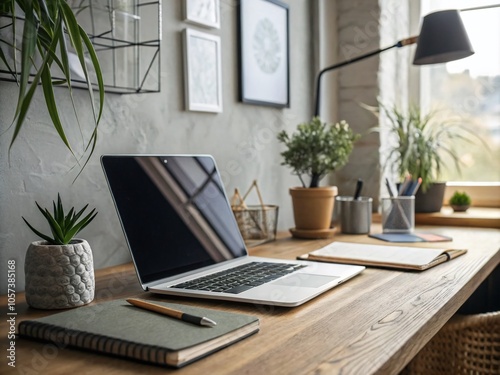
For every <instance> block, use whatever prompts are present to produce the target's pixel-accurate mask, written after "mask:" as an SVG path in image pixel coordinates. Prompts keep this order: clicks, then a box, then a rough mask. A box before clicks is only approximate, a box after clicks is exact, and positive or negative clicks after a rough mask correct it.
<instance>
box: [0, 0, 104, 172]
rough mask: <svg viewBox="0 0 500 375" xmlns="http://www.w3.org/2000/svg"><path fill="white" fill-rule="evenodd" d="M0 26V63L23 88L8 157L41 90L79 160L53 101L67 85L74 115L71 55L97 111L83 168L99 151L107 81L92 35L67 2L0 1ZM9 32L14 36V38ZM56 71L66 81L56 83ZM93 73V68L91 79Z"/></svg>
mask: <svg viewBox="0 0 500 375" xmlns="http://www.w3.org/2000/svg"><path fill="white" fill-rule="evenodd" d="M1 21H3V22H1ZM0 22H1V24H0V32H1V33H0V62H2V63H3V64H4V65H5V66H6V69H7V71H8V72H9V73H10V75H11V77H12V79H13V80H14V81H15V82H17V84H18V87H19V93H18V97H17V106H16V110H15V113H14V119H13V122H12V125H11V127H12V126H14V130H13V134H12V138H11V142H10V146H9V151H10V149H11V148H12V145H13V144H14V142H15V140H16V138H17V136H18V135H19V132H20V131H21V128H22V127H23V124H24V122H25V120H26V116H27V114H28V110H29V108H30V105H31V103H32V99H33V96H34V94H35V91H36V89H37V88H38V87H39V86H40V87H41V88H42V91H43V95H44V99H45V104H46V107H47V110H48V113H49V115H50V118H51V120H52V124H53V126H54V128H55V130H56V131H57V133H58V135H59V137H60V139H61V140H62V142H63V143H64V144H65V145H66V147H67V148H68V149H69V150H70V151H71V153H72V154H73V155H75V153H74V152H73V149H72V147H71V145H70V142H69V140H68V138H67V137H66V130H67V126H68V125H67V124H64V123H63V122H62V121H61V118H60V116H59V110H58V107H57V103H56V99H55V95H54V86H59V85H65V86H66V87H67V88H68V89H69V96H70V97H71V101H72V104H73V109H74V110H75V113H76V107H75V102H74V101H73V95H72V84H71V69H70V57H69V56H70V55H71V54H73V55H76V56H77V59H78V62H79V67H81V71H82V72H83V74H84V76H85V82H86V85H87V89H88V90H87V91H88V93H89V101H90V103H91V106H92V111H93V121H94V126H93V130H92V132H91V135H90V138H89V139H88V141H85V148H84V153H85V152H88V153H89V154H88V157H87V159H86V162H85V164H84V165H83V167H85V165H86V163H87V162H88V160H89V159H90V157H91V156H92V153H93V151H94V149H95V146H96V142H97V127H98V125H99V122H100V119H101V115H102V111H103V104H104V83H103V77H102V73H101V69H100V65H99V61H98V59H97V55H96V52H95V50H94V47H93V45H92V43H91V41H90V39H89V37H88V35H87V34H86V32H85V31H84V30H83V28H82V27H81V26H80V25H79V23H78V22H77V20H76V17H75V14H74V13H73V11H72V9H71V7H70V6H69V4H68V3H67V1H66V0H50V1H49V0H0ZM7 31H10V32H11V33H10V34H11V35H12V36H11V37H9V36H8V35H9V33H8V32H7ZM16 34H17V37H19V36H20V37H21V38H22V42H21V44H20V45H19V43H18V42H17V41H16V39H17V37H16ZM19 55H20V56H19ZM87 56H88V58H87ZM88 59H90V64H89V62H88ZM53 66H57V68H58V69H59V70H60V71H61V72H62V75H63V78H62V79H55V78H53V77H52V72H51V68H52V67H53ZM90 67H91V68H93V73H92V71H91V70H90V69H89V68H90ZM91 74H95V77H96V80H97V88H98V94H99V99H98V103H99V104H98V106H96V104H95V102H94V100H95V99H94V94H93V88H92V83H91ZM77 120H78V116H77ZM79 126H80V124H79ZM80 127H81V126H80ZM82 134H83V132H82ZM75 157H76V156H75ZM77 160H78V159H77ZM82 169H83V168H82Z"/></svg>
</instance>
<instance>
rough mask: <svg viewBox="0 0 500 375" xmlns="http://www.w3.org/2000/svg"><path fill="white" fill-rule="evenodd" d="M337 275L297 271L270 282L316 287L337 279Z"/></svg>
mask: <svg viewBox="0 0 500 375" xmlns="http://www.w3.org/2000/svg"><path fill="white" fill-rule="evenodd" d="M338 278H339V277H338V276H327V275H313V274H310V273H297V274H294V275H290V276H287V277H284V278H282V279H279V280H276V281H274V282H272V283H271V284H274V285H286V286H294V287H305V288H318V287H320V286H322V285H324V284H326V283H329V282H330V281H332V280H335V279H338Z"/></svg>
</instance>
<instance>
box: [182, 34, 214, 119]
mask: <svg viewBox="0 0 500 375" xmlns="http://www.w3.org/2000/svg"><path fill="white" fill-rule="evenodd" d="M184 86H185V100H186V110H188V111H202V112H222V79H221V39H220V37H219V36H217V35H212V34H208V33H204V32H201V31H197V30H193V29H185V30H184Z"/></svg>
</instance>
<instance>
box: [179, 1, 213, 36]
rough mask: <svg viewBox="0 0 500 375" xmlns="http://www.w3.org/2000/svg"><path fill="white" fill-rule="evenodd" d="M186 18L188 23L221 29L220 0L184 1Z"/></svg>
mask: <svg viewBox="0 0 500 375" xmlns="http://www.w3.org/2000/svg"><path fill="white" fill-rule="evenodd" d="M184 17H185V18H184V19H185V21H186V22H190V23H193V24H196V25H201V26H206V27H211V28H214V29H220V0H184Z"/></svg>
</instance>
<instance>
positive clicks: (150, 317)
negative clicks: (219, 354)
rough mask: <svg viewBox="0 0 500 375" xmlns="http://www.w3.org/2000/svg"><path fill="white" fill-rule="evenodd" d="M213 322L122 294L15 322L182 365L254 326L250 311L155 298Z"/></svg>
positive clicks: (27, 332)
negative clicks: (170, 313) (171, 313)
mask: <svg viewBox="0 0 500 375" xmlns="http://www.w3.org/2000/svg"><path fill="white" fill-rule="evenodd" d="M155 304H159V305H163V306H166V307H170V308H173V309H177V310H181V311H183V312H186V313H189V314H192V315H198V316H206V317H208V318H210V319H212V320H214V321H216V322H217V325H216V326H214V327H201V326H198V325H194V324H192V323H187V322H184V321H182V320H179V319H175V318H170V317H167V316H164V315H160V314H158V313H155V312H152V311H147V310H144V309H140V308H137V307H135V306H132V305H130V304H129V303H127V302H126V301H125V300H116V301H110V302H104V303H100V304H96V305H92V306H84V307H79V308H76V309H72V310H67V311H64V312H61V313H58V314H53V315H50V316H47V317H44V318H40V319H35V320H25V321H22V322H21V323H19V327H18V334H19V336H21V337H26V338H32V339H36V340H42V341H49V342H53V343H56V344H57V345H58V347H65V346H69V347H75V348H79V349H84V350H89V351H94V352H99V353H103V354H108V355H113V356H119V357H125V358H128V359H133V360H138V361H143V362H148V363H151V364H157V365H169V366H175V367H182V366H184V365H186V364H188V363H190V362H193V361H195V360H197V359H199V358H202V357H204V356H206V355H208V354H210V353H212V352H215V351H217V350H220V349H222V348H224V347H226V346H229V345H231V344H233V343H235V342H237V341H239V340H241V339H243V338H245V337H248V336H250V335H252V334H254V333H256V332H257V331H258V330H259V319H258V318H257V317H254V316H250V315H244V314H238V313H232V312H227V311H219V310H212V309H203V308H197V307H192V306H185V305H179V304H174V303H164V302H157V301H155Z"/></svg>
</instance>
